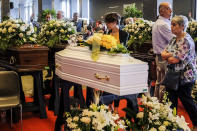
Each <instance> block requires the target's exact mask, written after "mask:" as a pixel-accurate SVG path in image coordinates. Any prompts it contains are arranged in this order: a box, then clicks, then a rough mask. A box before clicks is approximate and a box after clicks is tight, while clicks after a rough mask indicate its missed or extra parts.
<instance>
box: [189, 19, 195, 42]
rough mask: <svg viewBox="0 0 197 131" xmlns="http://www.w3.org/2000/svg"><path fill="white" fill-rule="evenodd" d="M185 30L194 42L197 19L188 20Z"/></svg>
mask: <svg viewBox="0 0 197 131" xmlns="http://www.w3.org/2000/svg"><path fill="white" fill-rule="evenodd" d="M187 32H188V33H189V34H190V35H191V37H192V38H193V40H194V42H197V21H191V22H189V25H188V28H187Z"/></svg>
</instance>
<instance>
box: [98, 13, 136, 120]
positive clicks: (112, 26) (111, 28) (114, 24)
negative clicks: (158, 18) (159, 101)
mask: <svg viewBox="0 0 197 131" xmlns="http://www.w3.org/2000/svg"><path fill="white" fill-rule="evenodd" d="M105 23H106V25H107V29H108V32H107V33H108V34H110V35H112V36H114V37H115V38H116V39H117V40H118V42H119V43H121V44H123V45H125V46H126V43H127V41H128V37H129V34H128V33H127V32H125V31H123V30H121V29H120V28H119V24H120V15H119V14H118V13H115V12H112V13H108V14H106V15H105ZM120 99H126V100H127V107H128V108H130V109H132V110H133V111H135V112H138V103H137V94H131V95H125V96H117V95H114V94H111V93H107V92H104V93H103V95H102V96H101V99H100V103H101V104H106V105H110V104H112V103H113V101H114V107H115V110H114V111H115V112H118V107H119V101H120ZM127 117H129V116H127Z"/></svg>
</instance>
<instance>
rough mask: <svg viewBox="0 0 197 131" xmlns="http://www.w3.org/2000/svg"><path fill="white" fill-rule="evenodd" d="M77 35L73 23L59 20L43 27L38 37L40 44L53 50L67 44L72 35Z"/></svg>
mask: <svg viewBox="0 0 197 131" xmlns="http://www.w3.org/2000/svg"><path fill="white" fill-rule="evenodd" d="M75 33H76V27H75V26H74V24H73V23H72V22H68V21H67V22H64V21H59V20H51V21H49V22H46V23H45V24H43V25H42V27H41V32H40V33H39V35H38V42H39V44H42V45H45V46H47V47H49V48H53V47H55V46H57V45H58V44H63V43H65V42H67V40H68V39H69V37H70V35H72V34H75Z"/></svg>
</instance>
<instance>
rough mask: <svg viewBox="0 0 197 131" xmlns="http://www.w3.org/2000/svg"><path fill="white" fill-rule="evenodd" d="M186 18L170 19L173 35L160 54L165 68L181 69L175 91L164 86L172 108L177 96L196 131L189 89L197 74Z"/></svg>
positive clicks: (196, 110) (196, 112) (195, 110)
mask: <svg viewBox="0 0 197 131" xmlns="http://www.w3.org/2000/svg"><path fill="white" fill-rule="evenodd" d="M187 25H188V19H187V18H186V17H185V16H175V17H173V18H172V21H171V31H172V33H173V34H174V35H175V37H174V38H172V40H171V41H170V43H169V44H168V45H167V47H166V48H165V50H164V51H163V52H162V54H161V56H162V58H163V59H164V60H166V61H167V62H168V65H167V68H169V67H170V68H173V70H175V71H182V72H183V73H181V76H180V77H181V83H180V85H179V88H178V90H177V91H174V90H170V89H168V88H167V87H166V91H167V92H168V97H169V99H170V101H171V102H172V106H171V107H172V108H177V105H178V98H179V99H180V100H181V102H182V104H183V106H184V107H185V109H186V111H187V113H188V114H189V116H190V119H191V121H192V123H193V125H194V131H197V105H196V104H195V102H194V101H193V98H192V97H191V91H192V88H193V86H194V85H195V80H196V76H197V70H196V54H195V45H194V41H193V39H192V38H191V36H190V35H189V34H187V33H186V29H187Z"/></svg>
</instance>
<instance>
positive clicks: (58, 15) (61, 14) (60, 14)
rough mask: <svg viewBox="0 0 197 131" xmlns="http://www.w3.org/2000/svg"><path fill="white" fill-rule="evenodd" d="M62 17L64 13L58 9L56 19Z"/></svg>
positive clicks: (61, 18)
mask: <svg viewBox="0 0 197 131" xmlns="http://www.w3.org/2000/svg"><path fill="white" fill-rule="evenodd" d="M63 19H64V13H63V11H60V10H59V11H58V12H57V20H63Z"/></svg>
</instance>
